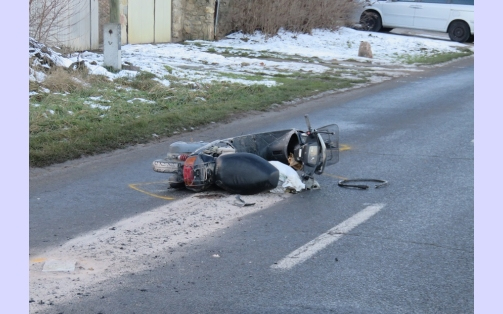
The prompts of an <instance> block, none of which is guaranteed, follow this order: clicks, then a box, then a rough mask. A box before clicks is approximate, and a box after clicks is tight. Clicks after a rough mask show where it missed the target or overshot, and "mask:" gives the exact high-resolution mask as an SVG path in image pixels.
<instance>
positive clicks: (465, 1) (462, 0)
mask: <svg viewBox="0 0 503 314" xmlns="http://www.w3.org/2000/svg"><path fill="white" fill-rule="evenodd" d="M473 2H474V0H451V3H452V4H468V5H473Z"/></svg>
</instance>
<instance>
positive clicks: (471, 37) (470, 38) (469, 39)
mask: <svg viewBox="0 0 503 314" xmlns="http://www.w3.org/2000/svg"><path fill="white" fill-rule="evenodd" d="M474 41H475V34H474V35H470V37H469V38H468V40H467V41H466V42H467V43H473V42H474Z"/></svg>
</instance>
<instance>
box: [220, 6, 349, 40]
mask: <svg viewBox="0 0 503 314" xmlns="http://www.w3.org/2000/svg"><path fill="white" fill-rule="evenodd" d="M357 5H358V3H357V1H354V0H310V1H306V0H233V1H232V2H230V3H229V8H228V10H227V12H225V13H226V16H222V19H226V20H227V21H223V24H226V25H227V27H230V29H229V30H226V31H242V32H244V33H246V34H251V33H253V32H255V31H256V30H260V31H262V32H263V33H265V34H267V35H275V34H277V33H278V30H279V29H280V28H283V29H285V30H288V31H292V32H297V33H311V31H312V30H313V29H315V28H321V29H330V30H335V29H337V28H339V27H340V26H345V25H347V24H348V17H349V16H350V15H351V13H352V12H353V10H354V9H355V8H356V6H357ZM229 20H230V23H229ZM226 22H227V23H226Z"/></svg>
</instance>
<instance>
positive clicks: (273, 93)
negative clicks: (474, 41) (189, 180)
mask: <svg viewBox="0 0 503 314" xmlns="http://www.w3.org/2000/svg"><path fill="white" fill-rule="evenodd" d="M361 41H367V42H369V43H370V45H371V47H372V52H373V58H372V59H370V58H363V57H359V56H358V48H359V45H360V42H361ZM30 44H32V42H30ZM32 46H33V47H32V48H30V56H31V57H33V59H31V63H30V64H31V68H30V91H29V93H30V94H29V97H30V104H31V106H30V162H31V164H32V165H38V166H41V165H46V164H50V163H53V162H59V161H64V160H67V159H71V158H77V157H79V156H81V155H82V154H93V153H97V152H102V151H106V150H109V149H115V148H119V147H124V146H125V145H130V144H134V143H139V142H146V141H149V140H151V139H152V134H156V138H157V136H169V135H170V134H173V133H179V132H183V131H184V130H186V129H190V128H195V127H198V126H201V125H204V124H206V123H210V122H212V121H218V120H219V119H224V118H226V117H227V116H228V115H231V114H233V113H236V112H240V111H246V110H268V108H270V107H271V106H273V107H275V108H277V107H278V106H287V105H288V104H289V103H290V102H291V101H292V100H294V99H298V98H299V97H308V96H313V95H316V94H319V93H321V92H324V91H344V90H346V89H348V88H356V87H362V86H366V85H368V84H372V83H376V82H381V81H383V80H386V79H391V78H393V77H396V76H401V75H406V74H407V73H408V72H411V71H421V69H420V67H418V65H417V64H418V63H423V64H425V63H426V64H428V63H432V62H438V61H436V60H437V59H438V58H439V57H440V58H441V59H440V62H445V61H448V60H449V59H452V58H454V57H459V56H463V55H469V54H471V53H473V45H467V44H459V43H455V42H451V41H446V40H442V39H435V38H420V37H413V36H401V35H397V34H383V33H369V32H362V31H356V30H353V29H348V28H341V29H340V30H338V31H333V32H332V31H326V30H314V31H313V32H312V34H311V35H309V34H294V33H291V32H280V33H279V34H278V35H277V36H274V37H269V38H266V36H263V35H262V34H260V33H255V34H254V35H243V34H241V33H235V34H231V35H229V36H227V37H226V38H225V39H222V40H219V41H202V40H194V41H187V42H184V43H180V44H175V43H170V44H156V45H153V44H143V45H124V46H123V47H122V50H121V51H122V52H121V53H122V62H123V64H124V68H123V69H122V70H121V71H108V70H107V69H106V68H105V67H104V65H103V54H102V53H100V52H89V51H88V52H83V53H74V54H72V55H70V56H66V57H63V56H62V55H59V54H57V53H54V52H53V53H52V54H50V55H47V54H45V53H44V52H43V51H44V49H42V47H40V46H37V45H36V43H34V44H33V45H32ZM44 58H45V59H44ZM47 59H50V60H52V61H51V62H49V63H52V64H53V66H52V67H51V66H50V65H49V64H48V63H47V62H45V63H44V62H43V61H44V60H47ZM82 63H84V64H85V68H84V69H82V68H80V69H79V70H72V69H73V68H75V67H77V66H78V65H79V64H80V65H81V64H82ZM54 66H59V68H58V69H57V70H54ZM62 68H66V70H62Z"/></svg>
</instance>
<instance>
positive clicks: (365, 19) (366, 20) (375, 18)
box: [360, 11, 382, 32]
mask: <svg viewBox="0 0 503 314" xmlns="http://www.w3.org/2000/svg"><path fill="white" fill-rule="evenodd" d="M360 24H361V25H362V29H363V30H365V31H371V32H378V31H380V30H381V29H382V21H381V17H380V16H379V14H377V13H376V12H369V11H365V12H363V13H362V16H361V17H360Z"/></svg>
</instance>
